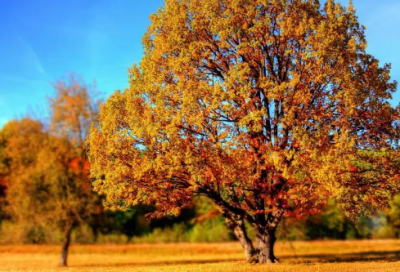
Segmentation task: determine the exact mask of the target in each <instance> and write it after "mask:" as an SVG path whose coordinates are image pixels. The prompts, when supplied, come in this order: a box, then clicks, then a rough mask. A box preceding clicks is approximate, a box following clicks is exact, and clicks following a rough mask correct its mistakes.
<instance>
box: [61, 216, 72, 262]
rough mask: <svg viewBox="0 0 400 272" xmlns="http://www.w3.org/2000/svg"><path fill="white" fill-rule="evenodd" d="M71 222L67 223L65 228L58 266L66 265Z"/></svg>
mask: <svg viewBox="0 0 400 272" xmlns="http://www.w3.org/2000/svg"><path fill="white" fill-rule="evenodd" d="M72 228H73V224H72V223H71V224H68V225H67V226H66V228H65V232H64V237H63V242H62V249H61V256H60V263H59V265H60V266H67V257H68V249H69V244H70V242H71V232H72Z"/></svg>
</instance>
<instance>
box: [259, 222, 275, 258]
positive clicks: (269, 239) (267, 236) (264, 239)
mask: <svg viewBox="0 0 400 272" xmlns="http://www.w3.org/2000/svg"><path fill="white" fill-rule="evenodd" d="M256 241H257V252H258V256H257V260H258V262H259V263H269V264H272V263H278V262H279V261H278V259H277V258H276V257H275V254H274V245H275V241H276V236H275V229H272V230H263V229H257V230H256Z"/></svg>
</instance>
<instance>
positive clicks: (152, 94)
mask: <svg viewBox="0 0 400 272" xmlns="http://www.w3.org/2000/svg"><path fill="white" fill-rule="evenodd" d="M151 20H152V24H151V26H150V27H149V29H148V32H147V34H146V35H145V37H144V47H145V50H144V57H143V59H142V61H141V63H140V65H139V66H133V67H132V68H131V69H130V88H129V89H127V90H124V91H122V92H115V93H114V94H113V95H112V96H111V97H110V98H109V99H108V100H107V102H106V104H105V105H104V106H102V108H101V113H100V121H99V123H98V125H96V126H94V127H93V129H92V131H91V136H90V137H91V138H90V144H91V147H90V159H91V162H92V168H91V175H92V178H93V179H95V180H94V182H93V185H94V187H95V188H96V189H97V190H98V191H99V192H101V193H104V194H106V196H107V204H108V205H109V206H110V207H114V208H118V207H121V208H123V207H127V206H130V205H133V204H137V203H139V202H145V203H154V204H155V205H156V206H157V208H158V209H157V211H156V212H155V213H154V215H155V216H156V215H160V214H166V213H176V212H179V209H181V208H182V207H184V206H185V205H187V204H188V203H190V201H191V199H192V197H193V196H194V195H203V196H206V197H208V198H210V199H211V200H212V201H213V202H214V204H215V205H216V206H218V207H219V209H220V211H221V213H222V215H223V216H224V217H225V218H226V221H227V223H228V226H229V227H231V228H232V229H233V230H234V233H235V234H236V236H237V238H238V240H239V241H240V242H241V244H242V245H243V248H244V250H245V254H246V258H247V260H249V261H254V262H260V263H274V262H276V261H277V259H276V257H275V255H274V250H273V248H274V242H275V240H276V238H275V230H276V228H277V226H278V224H279V222H280V221H281V219H282V217H283V216H286V215H292V216H293V215H294V216H298V217H300V216H304V215H307V214H313V213H317V212H318V211H320V210H321V208H322V207H324V206H325V205H326V204H327V199H328V198H330V199H333V200H335V201H336V203H338V205H339V206H340V207H341V208H343V209H344V210H345V212H346V214H347V215H348V216H349V217H350V218H354V217H356V216H358V215H360V214H366V213H368V212H370V211H372V210H374V209H376V208H379V207H382V206H385V205H386V204H387V199H388V198H389V197H390V196H392V195H393V194H394V193H395V192H397V191H398V187H399V176H398V175H397V173H396V171H397V168H396V167H395V166H396V165H398V164H399V162H398V161H399V159H398V156H396V152H397V147H398V135H397V130H398V128H397V127H398V120H399V114H398V110H397V109H394V108H392V107H391V105H390V104H389V100H390V98H391V94H392V93H393V92H394V91H395V89H396V84H395V82H391V81H390V76H389V72H390V66H389V65H385V66H383V67H382V66H379V63H378V60H377V59H375V58H374V57H373V56H371V55H369V54H367V53H366V40H365V35H364V27H363V26H361V25H360V24H359V22H358V19H357V16H356V14H355V10H354V7H353V5H352V4H351V3H350V4H349V6H348V7H343V6H341V5H340V4H339V3H335V2H334V1H333V0H328V1H327V2H326V4H325V5H324V6H321V5H320V3H319V1H318V0H166V1H165V7H164V8H161V9H160V10H159V11H158V12H157V13H156V14H154V15H153V16H152V17H151ZM245 220H247V221H248V222H249V223H250V224H251V226H252V227H253V228H254V230H255V233H256V241H255V245H253V243H252V241H251V240H250V239H249V238H248V236H247V233H246V229H245V227H244V221H245Z"/></svg>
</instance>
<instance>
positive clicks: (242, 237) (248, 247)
mask: <svg viewBox="0 0 400 272" xmlns="http://www.w3.org/2000/svg"><path fill="white" fill-rule="evenodd" d="M236 223H237V224H236V226H235V227H234V229H233V232H234V233H235V236H236V238H237V239H238V240H239V242H240V243H241V244H242V247H243V250H244V254H245V256H246V260H247V261H248V262H250V263H254V262H257V260H256V259H257V258H256V257H257V256H256V254H255V250H254V247H253V243H252V242H251V240H250V238H249V237H248V236H247V233H246V228H245V226H244V222H243V220H240V221H238V222H236Z"/></svg>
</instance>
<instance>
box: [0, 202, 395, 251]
mask: <svg viewBox="0 0 400 272" xmlns="http://www.w3.org/2000/svg"><path fill="white" fill-rule="evenodd" d="M152 209H153V208H152V207H151V206H144V205H143V206H137V207H132V209H130V210H129V211H127V212H120V211H119V212H111V211H108V212H106V213H104V214H102V215H101V216H98V217H94V218H93V219H92V221H90V222H89V223H87V224H83V225H80V226H79V227H78V228H77V229H76V230H74V232H73V233H72V241H73V242H75V243H81V244H87V243H100V244H108V243H111V244H125V243H176V242H225V241H232V240H234V236H233V234H232V232H231V231H230V230H229V229H228V228H227V227H226V224H225V222H224V220H223V218H222V216H221V215H219V213H218V211H217V210H215V208H214V206H213V205H212V203H211V202H209V200H207V199H203V198H198V199H196V200H195V201H194V203H193V206H192V207H189V208H187V209H184V210H183V211H182V213H181V214H180V215H179V216H177V217H173V216H166V217H163V218H158V219H154V220H152V221H149V220H147V219H146V217H145V214H146V213H147V212H149V211H150V210H152ZM248 230H249V236H250V237H251V238H254V234H253V233H252V232H251V228H250V227H249V226H248ZM399 234H400V196H397V197H395V198H394V199H393V200H392V201H391V202H390V209H388V210H387V211H384V212H380V213H378V214H375V215H374V216H371V217H363V218H360V219H359V220H358V221H356V222H352V221H349V220H348V219H346V217H345V216H344V214H343V212H341V211H340V209H338V208H337V207H336V206H335V204H334V203H333V202H332V203H330V204H329V205H328V207H327V208H326V209H325V210H324V212H323V213H321V214H320V215H315V216H309V217H307V218H304V219H302V220H297V219H294V218H285V219H284V220H283V222H282V224H281V225H280V226H279V229H278V231H277V236H278V238H279V239H282V240H320V239H340V240H345V239H347V240H352V239H370V238H371V239H374V238H380V239H382V238H400V236H399ZM61 240H62V234H61V233H60V232H59V231H58V230H57V229H52V228H50V227H38V226H35V225H29V224H26V222H25V224H18V223H14V222H12V221H10V220H3V221H2V223H1V226H0V243H1V244H58V243H60V242H61Z"/></svg>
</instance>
